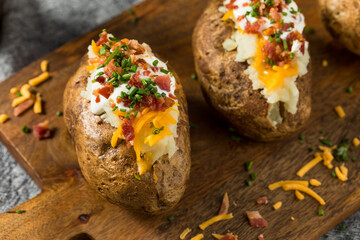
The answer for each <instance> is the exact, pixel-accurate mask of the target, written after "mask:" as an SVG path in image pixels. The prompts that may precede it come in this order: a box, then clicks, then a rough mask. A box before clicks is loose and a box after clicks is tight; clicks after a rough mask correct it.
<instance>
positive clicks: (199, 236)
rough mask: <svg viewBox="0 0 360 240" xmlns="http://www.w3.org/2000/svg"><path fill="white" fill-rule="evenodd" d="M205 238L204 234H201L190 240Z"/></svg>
mask: <svg viewBox="0 0 360 240" xmlns="http://www.w3.org/2000/svg"><path fill="white" fill-rule="evenodd" d="M203 238H204V234H202V233H199V234H198V235H196V236H195V237H193V238H191V239H190V240H201V239H203Z"/></svg>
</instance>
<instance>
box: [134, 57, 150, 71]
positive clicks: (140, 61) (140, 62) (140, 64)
mask: <svg viewBox="0 0 360 240" xmlns="http://www.w3.org/2000/svg"><path fill="white" fill-rule="evenodd" d="M135 64H136V65H138V67H140V68H142V69H144V70H147V69H148V64H147V62H146V61H145V60H144V59H142V58H139V59H137V60H136V61H135Z"/></svg>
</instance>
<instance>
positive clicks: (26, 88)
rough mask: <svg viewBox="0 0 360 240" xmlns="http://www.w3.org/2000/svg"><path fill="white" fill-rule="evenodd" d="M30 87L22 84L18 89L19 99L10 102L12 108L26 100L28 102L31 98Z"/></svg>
mask: <svg viewBox="0 0 360 240" xmlns="http://www.w3.org/2000/svg"><path fill="white" fill-rule="evenodd" d="M29 89H30V85H29V84H24V85H23V86H22V87H21V88H20V93H21V95H22V96H21V97H17V98H15V99H14V100H13V102H12V106H13V107H16V106H17V105H19V104H20V103H23V102H25V101H26V100H28V99H29V98H31V97H32V96H31V92H30V90H29Z"/></svg>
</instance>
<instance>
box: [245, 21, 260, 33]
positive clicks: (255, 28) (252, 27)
mask: <svg viewBox="0 0 360 240" xmlns="http://www.w3.org/2000/svg"><path fill="white" fill-rule="evenodd" d="M259 30H260V23H259V22H254V23H253V24H251V23H250V22H246V25H245V32H246V33H258V32H259Z"/></svg>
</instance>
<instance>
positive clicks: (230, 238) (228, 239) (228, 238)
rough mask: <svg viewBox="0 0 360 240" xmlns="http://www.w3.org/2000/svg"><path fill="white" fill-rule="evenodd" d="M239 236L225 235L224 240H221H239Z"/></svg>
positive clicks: (222, 239)
mask: <svg viewBox="0 0 360 240" xmlns="http://www.w3.org/2000/svg"><path fill="white" fill-rule="evenodd" d="M237 239H238V236H234V235H232V234H229V233H228V234H226V235H224V236H223V237H222V238H220V240H237Z"/></svg>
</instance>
